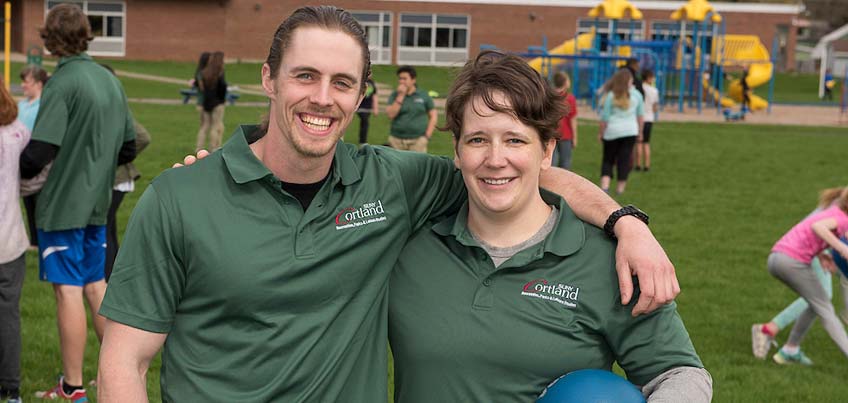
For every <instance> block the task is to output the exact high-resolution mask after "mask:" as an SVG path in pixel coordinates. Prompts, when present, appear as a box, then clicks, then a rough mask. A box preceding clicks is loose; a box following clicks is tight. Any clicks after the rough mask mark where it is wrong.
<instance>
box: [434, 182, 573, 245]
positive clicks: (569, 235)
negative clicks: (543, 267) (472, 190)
mask: <svg viewBox="0 0 848 403" xmlns="http://www.w3.org/2000/svg"><path fill="white" fill-rule="evenodd" d="M539 190H540V192H541V194H542V199H543V200H544V201H545V202H546V203H548V204H550V205H553V206H556V207H557V208H558V209H559V215H558V216H557V221H556V225H555V226H554V229H553V230H552V231H551V233H550V234H549V235H548V236H547V237H546V238H545V240H544V241H543V252H544V253H552V254H554V255H557V256H568V255H572V254H574V253H576V252H577V251H579V250H580V249H581V248H583V244H585V243H586V228H585V225H586V224H585V223H584V222H583V221H581V220H580V219H578V218H577V216H576V215H575V214H574V212H573V211H572V210H571V208H570V207H568V204H567V203H565V200H563V199H562V197H560V196H559V195H557V194H555V193H552V192H549V191H547V190H545V189H539ZM432 231H433V232H435V233H436V234H438V235H440V236H442V237H453V238H455V239H456V242H458V243H460V244H462V245H465V246H480V245H479V244H478V243H477V241H476V240H474V237H473V236H472V235H471V232H470V231H469V230H468V201H466V202H465V204H463V205H462V208H461V209H460V210H459V212H458V213H457V214H455V215H453V216H450V217H448V218H445V219H444V220H441V221H439V222H437V223H436V224H434V225H433V226H432Z"/></svg>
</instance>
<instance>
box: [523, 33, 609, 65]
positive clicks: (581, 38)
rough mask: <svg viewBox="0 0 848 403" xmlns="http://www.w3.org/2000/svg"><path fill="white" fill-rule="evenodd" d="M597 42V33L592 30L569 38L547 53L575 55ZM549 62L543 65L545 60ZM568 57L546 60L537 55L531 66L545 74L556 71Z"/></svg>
mask: <svg viewBox="0 0 848 403" xmlns="http://www.w3.org/2000/svg"><path fill="white" fill-rule="evenodd" d="M594 43H595V33H594V32H590V33H588V34H581V35H578V36H577V38H574V39H569V40H567V41H565V42H563V43H562V44H560V45H559V46H557V47H555V48H553V49H551V50H548V51H547V53H548V54H551V55H574V54H577V53H579V52H581V51H585V50H590V49H592V46H593V44H594ZM546 61H547V62H549V63H548V64H547V65H545V66H543V64H544V63H545V62H546ZM565 61H566V59H552V60H551V59H550V58H548V60H545V58H544V57H541V56H540V57H537V58H535V59H533V60H531V61H530V62H529V63H530V67H532V68H533V69H535V70H536V71H538V72H540V73H542V74H543V75H547V74H548V72H549V71H556V69H558V68H559V67H561V66H562V65H563V64H564V63H565Z"/></svg>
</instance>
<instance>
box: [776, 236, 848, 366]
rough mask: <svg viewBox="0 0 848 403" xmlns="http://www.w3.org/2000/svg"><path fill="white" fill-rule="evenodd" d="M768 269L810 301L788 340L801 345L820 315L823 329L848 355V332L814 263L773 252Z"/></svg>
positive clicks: (789, 342)
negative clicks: (812, 265)
mask: <svg viewBox="0 0 848 403" xmlns="http://www.w3.org/2000/svg"><path fill="white" fill-rule="evenodd" d="M768 270H769V273H771V275H772V276H774V277H777V279H778V280H780V281H782V282H784V283H786V285H788V286H789V288H791V289H792V290H793V291H795V292H797V293H798V295H800V296H801V297H803V298H804V299H805V300H807V303H808V304H810V306H808V307H807V309H805V310H804V312H802V313H801V316H800V317H798V320H797V321H796V322H795V326H793V327H792V332H791V333H790V334H789V341H788V344H795V345H800V344H801V341H802V340H803V339H804V335H805V334H807V331H808V330H810V327H811V326H812V325H813V321H815V320H816V316H818V317H820V318H821V320H822V325H823V326H824V330H826V331H827V334H828V335H830V338H831V339H832V340H833V342H834V343H836V345H837V347H839V349H840V350H842V353H843V354H845V356H846V357H848V334H846V333H845V328H844V327H842V323H840V322H839V319H838V318H837V317H836V310H835V309H833V304H831V303H830V298H828V296H827V292H826V291H825V289H824V287H822V285H821V282H820V281H819V279H818V278H817V277H816V274H815V273H814V272H813V269H812V267H810V266H809V265H806V264H803V263H801V262H799V261H797V260H795V259H792V258H791V257H789V256H786V255H784V254H782V253H778V252H773V253H772V254H770V255H769V257H768Z"/></svg>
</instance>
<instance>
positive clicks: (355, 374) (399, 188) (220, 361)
mask: <svg viewBox="0 0 848 403" xmlns="http://www.w3.org/2000/svg"><path fill="white" fill-rule="evenodd" d="M273 38H274V39H273V40H272V45H271V49H270V52H269V55H268V58H267V60H266V63H265V64H264V65H263V67H262V86H263V89H264V91H265V93H266V95H267V96H268V98H269V99H270V113H269V114H268V118H267V120H266V121H265V122H264V123H263V124H262V125H261V126H242V127H240V128H239V129H238V130H237V131H236V133H235V134H234V135H233V136H232V138H231V139H230V140H229V141H228V142H227V143H226V144H225V145H224V146H223V147H222V149H220V151H216V152H215V153H213V154H211V155H210V156H209V157H207V158H205V159H203V160H201V161H199V162H197V163H196V164H194V165H192V166H190V167H187V168H181V169H175V170H169V171H166V172H165V173H163V174H162V175H160V176H159V177H158V178H156V179H155V180H154V181H153V182H152V183H151V185H150V186H149V187H148V188H147V190H146V191H145V193H144V194H143V195H142V196H141V199H140V200H139V202H138V204H137V205H136V208H135V210H134V211H133V214H132V217H131V218H130V222H129V224H128V226H127V232H126V234H125V236H124V242H123V245H122V247H121V253H120V255H119V256H118V260H117V262H116V264H115V267H114V271H113V273H112V277H111V279H110V282H109V287H108V290H107V292H106V297H105V299H104V301H103V305H102V308H101V310H100V314H101V315H104V316H105V317H107V318H108V319H107V321H106V331H105V336H104V339H103V345H102V348H101V351H100V372H99V377H98V401H100V402H136V401H144V400H145V399H146V398H147V390H146V382H145V374H146V371H147V368H148V366H149V363H150V361H151V360H152V359H153V357H154V356H155V355H156V353H157V352H158V351H159V350H160V349H163V351H162V373H161V389H162V398H163V400H164V401H180V402H181V401H287V402H288V401H291V402H300V401H309V402H313V401H314V402H335V401H349V402H385V401H386V399H387V395H388V385H387V377H386V368H387V366H388V356H387V344H386V342H387V329H388V324H387V320H388V316H387V311H388V307H387V303H388V294H387V293H388V280H389V274H390V272H391V270H392V268H393V267H394V265H395V262H396V261H397V258H398V256H399V254H400V252H401V249H402V247H403V245H404V244H405V243H406V241H407V239H408V238H409V236H410V235H411V234H412V233H413V232H414V231H416V230H418V229H420V228H422V226H423V225H424V224H425V223H426V222H427V221H428V219H429V218H430V217H436V216H441V215H445V214H450V213H452V212H455V211H457V210H458V209H459V207H460V205H461V204H462V202H463V200H464V199H465V191H464V190H463V182H462V178H461V175H460V173H459V172H458V171H457V170H456V169H455V167H454V166H453V162H452V161H451V160H450V159H448V158H444V157H436V156H432V155H428V154H423V153H407V152H400V151H397V150H393V149H390V148H386V147H372V146H363V147H361V148H357V146H355V145H352V144H346V143H344V142H342V141H340V139H341V138H342V135H343V133H344V131H345V129H346V128H347V126H348V125H349V124H350V122H351V120H352V118H353V116H354V114H355V113H356V109H357V106H358V104H359V103H360V102H361V99H362V97H363V96H364V94H365V86H364V83H365V80H366V79H367V77H368V76H369V75H370V60H369V53H368V46H367V41H366V37H365V32H364V30H363V29H362V27H361V26H360V25H359V24H358V23H357V22H356V20H355V19H354V18H353V16H351V15H350V14H349V13H348V12H346V11H344V10H341V9H338V8H336V7H333V6H317V7H303V8H300V9H298V10H296V11H295V12H294V13H293V14H292V15H291V16H290V17H288V18H287V19H286V20H285V21H283V22H282V24H281V25H280V26H279V27H278V29H277V31H276V32H275V33H274V36H273ZM327 55H333V57H332V58H328V57H327ZM340 61H344V63H340ZM542 184H543V185H545V186H548V187H550V188H551V189H553V190H555V191H557V192H558V193H562V194H565V193H568V195H567V199H568V201H569V203H571V204H572V205H573V206H574V209H575V211H577V214H578V215H581V216H584V217H585V218H587V219H588V220H589V221H591V222H593V223H595V224H601V223H603V222H604V220H606V219H607V217H608V216H609V215H610V214H611V213H613V212H614V211H615V210H616V209H618V207H619V206H618V205H617V204H615V203H614V202H613V201H611V200H610V199H609V198H608V197H607V196H606V195H604V194H603V193H601V192H600V191H599V190H598V189H597V188H596V187H594V186H593V185H591V184H590V183H589V182H588V181H586V180H584V179H582V178H580V177H579V176H576V175H574V174H571V173H569V172H567V171H564V170H557V172H552V173H551V174H550V175H546V176H545V178H544V181H543V182H542ZM566 191H567V192H566ZM615 229H616V234H617V235H618V236H619V238H620V239H621V240H622V242H621V245H623V246H622V247H621V248H619V252H620V253H621V254H622V256H624V257H623V260H625V261H627V262H629V263H630V264H631V266H630V267H628V266H627V265H622V266H621V267H622V271H621V273H622V281H623V282H624V284H626V285H630V284H631V283H630V281H631V280H632V279H631V276H632V275H633V273H634V272H635V273H638V274H639V275H640V281H641V284H642V287H643V290H644V289H645V288H644V287H645V285H644V284H650V286H655V288H652V289H651V291H650V292H647V293H644V294H647V297H642V298H640V300H639V301H640V302H639V304H641V305H638V306H637V308H636V309H635V310H634V313H640V312H644V310H645V309H648V310H651V309H653V308H656V307H657V306H658V305H661V304H664V303H666V302H668V301H670V300H671V298H673V296H674V295H676V294H677V292H678V291H679V288H678V286H677V283H676V279H675V278H674V276H673V267H672V266H671V264H670V262H669V261H668V259H667V257H666V256H665V253H664V252H663V251H662V249H661V248H660V247H659V245H658V244H657V243H656V241H655V240H654V238H653V237H652V236H651V235H650V231H648V230H647V227H646V226H645V225H644V224H643V223H641V222H640V221H639V220H637V219H635V218H633V217H625V218H623V219H622V220H620V221H619V223H618V224H617V225H615ZM631 268H632V271H631ZM655 280H657V281H656V282H654V281H655ZM623 293H624V294H625V295H624V296H623V297H622V298H623V299H624V300H625V301H627V300H629V298H630V294H629V293H628V291H623Z"/></svg>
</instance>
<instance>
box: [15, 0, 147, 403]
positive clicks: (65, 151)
mask: <svg viewBox="0 0 848 403" xmlns="http://www.w3.org/2000/svg"><path fill="white" fill-rule="evenodd" d="M41 37H42V38H43V39H44V46H45V47H46V48H47V50H49V51H50V53H51V54H53V55H55V56H58V57H59V63H58V64H57V66H56V71H55V72H54V74H53V77H51V78H50V80H49V81H48V82H47V85H46V86H45V87H44V92H43V94H42V98H41V107H40V109H39V111H38V116H37V118H36V121H35V127H34V129H33V133H32V141H31V142H30V143H29V145H27V148H26V149H25V150H24V152H23V154H22V155H21V176H22V177H23V178H32V177H35V176H36V175H38V174H39V173H41V171H42V170H43V169H44V167H45V166H47V165H48V164H49V163H51V162H52V167H51V168H50V169H49V174H48V175H47V180H46V182H45V183H44V188H43V189H42V190H41V193H40V195H39V196H38V206H37V210H36V227H37V228H38V247H39V269H40V272H39V277H40V278H41V280H43V281H48V282H50V283H52V284H53V290H54V293H55V295H56V316H57V322H58V326H59V339H60V346H61V351H62V370H63V371H62V373H63V374H64V375H63V376H62V377H60V378H59V382H58V384H57V385H56V386H55V387H53V388H51V389H48V390H46V391H41V392H38V393H36V395H37V397H41V398H47V399H56V398H63V399H71V400H74V401H78V400H80V399H85V398H86V391H85V389H84V388H83V382H84V380H83V373H82V369H83V368H82V366H83V356H84V352H85V344H86V335H87V331H86V327H87V325H86V313H85V304H84V302H83V300H84V299H85V300H86V301H87V302H88V306H89V309H90V310H91V312H92V319H93V322H94V329H95V332H96V333H97V336H98V338H102V335H103V324H104V321H105V319H104V318H103V317H101V316H99V315H97V314H96V313H97V311H98V310H99V309H100V303H101V301H102V300H103V293H104V291H105V288H106V283H105V282H104V281H103V278H104V271H103V265H104V261H105V256H106V254H105V243H106V216H107V212H108V211H109V204H110V195H111V191H112V183H113V182H114V180H115V169H116V167H117V166H118V165H121V164H125V163H128V162H130V161H132V160H133V158H135V132H134V130H133V125H132V116H131V114H130V112H129V109H128V107H127V97H126V95H125V94H124V90H123V88H122V87H121V83H120V81H118V79H117V78H116V77H114V76H113V75H112V74H111V73H110V72H109V71H108V70H106V69H105V68H103V67H102V66H100V65H99V64H97V63H96V62H94V61H93V60H92V59H91V57H89V56H88V55H87V54H86V53H85V51H86V49H87V48H88V42H89V41H90V40H91V38H92V36H91V28H90V26H89V24H88V18H87V17H86V16H85V14H83V12H82V10H81V9H80V8H79V6H77V5H73V4H60V5H56V6H53V7H51V9H50V12H49V13H48V14H47V18H46V20H45V22H44V27H43V28H42V29H41Z"/></svg>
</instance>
